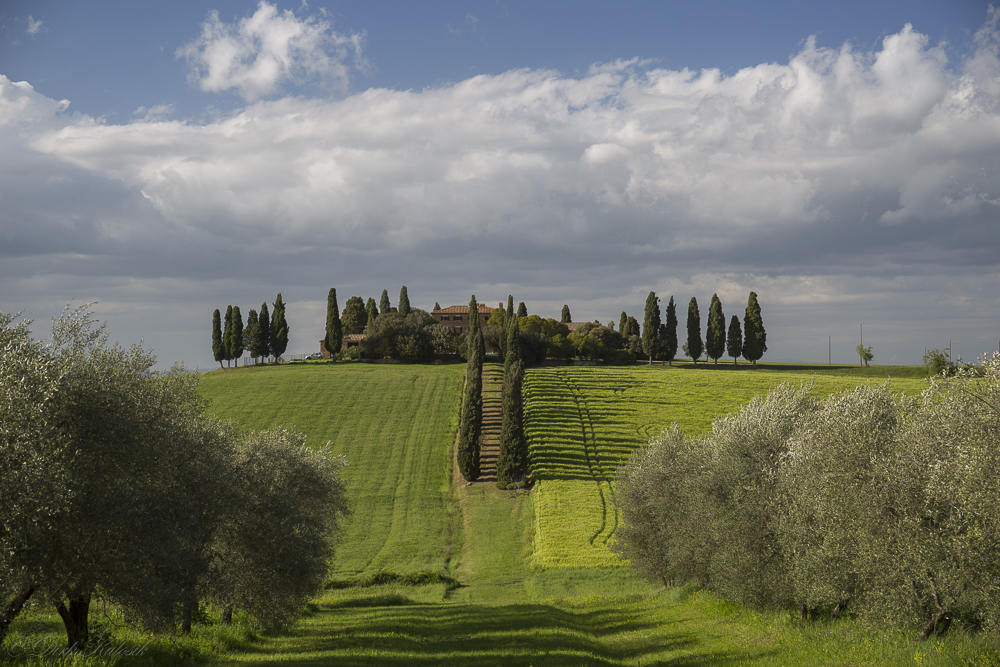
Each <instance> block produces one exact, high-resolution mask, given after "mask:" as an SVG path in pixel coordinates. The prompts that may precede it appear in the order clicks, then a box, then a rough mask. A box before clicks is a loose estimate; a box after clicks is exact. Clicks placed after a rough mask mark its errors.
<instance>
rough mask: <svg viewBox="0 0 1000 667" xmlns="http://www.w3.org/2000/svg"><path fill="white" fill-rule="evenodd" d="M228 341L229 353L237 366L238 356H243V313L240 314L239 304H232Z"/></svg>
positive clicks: (238, 363) (238, 362)
mask: <svg viewBox="0 0 1000 667" xmlns="http://www.w3.org/2000/svg"><path fill="white" fill-rule="evenodd" d="M230 343H231V347H230V348H229V354H230V355H232V358H233V359H235V360H236V365H237V366H239V365H240V357H242V356H243V315H241V314H240V307H239V306H233V337H232V339H231V340H230Z"/></svg>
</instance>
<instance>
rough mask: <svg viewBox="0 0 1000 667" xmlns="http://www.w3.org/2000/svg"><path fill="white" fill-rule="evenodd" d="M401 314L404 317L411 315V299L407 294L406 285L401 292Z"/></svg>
mask: <svg viewBox="0 0 1000 667" xmlns="http://www.w3.org/2000/svg"><path fill="white" fill-rule="evenodd" d="M399 314H400V315H402V316H403V317H406V316H407V315H409V314H410V297H409V296H408V295H407V294H406V285H403V287H402V288H401V289H400V290H399Z"/></svg>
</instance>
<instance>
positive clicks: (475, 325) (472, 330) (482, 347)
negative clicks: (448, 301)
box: [465, 294, 486, 372]
mask: <svg viewBox="0 0 1000 667" xmlns="http://www.w3.org/2000/svg"><path fill="white" fill-rule="evenodd" d="M477 332H478V333H479V337H478V338H476V333H477ZM465 345H466V347H467V357H471V356H472V346H473V345H477V346H478V348H477V352H478V354H479V367H480V368H479V370H480V372H482V365H483V361H484V360H485V359H486V343H485V341H484V340H483V328H482V326H481V324H480V322H479V302H478V301H476V295H475V294H473V295H472V300H471V301H469V335H468V336H467V337H466V339H465Z"/></svg>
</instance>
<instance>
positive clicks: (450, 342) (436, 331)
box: [430, 324, 455, 354]
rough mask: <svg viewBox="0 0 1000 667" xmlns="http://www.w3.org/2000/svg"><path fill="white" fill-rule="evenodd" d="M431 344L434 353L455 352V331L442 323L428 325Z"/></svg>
mask: <svg viewBox="0 0 1000 667" xmlns="http://www.w3.org/2000/svg"><path fill="white" fill-rule="evenodd" d="M430 334H431V346H432V347H433V348H434V353H435V354H454V353H455V332H454V331H452V330H451V328H450V327H447V326H445V325H443V324H434V325H431V326H430Z"/></svg>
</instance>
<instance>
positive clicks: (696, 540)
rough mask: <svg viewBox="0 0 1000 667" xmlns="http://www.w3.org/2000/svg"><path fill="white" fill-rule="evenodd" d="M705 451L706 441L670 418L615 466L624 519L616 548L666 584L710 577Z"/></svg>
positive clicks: (711, 542)
mask: <svg viewBox="0 0 1000 667" xmlns="http://www.w3.org/2000/svg"><path fill="white" fill-rule="evenodd" d="M709 452H710V449H709V448H708V447H707V446H705V443H704V441H702V440H690V439H685V437H684V435H683V434H682V433H681V431H680V429H679V428H678V427H677V424H674V425H673V426H672V427H671V428H669V429H664V430H663V432H662V433H660V434H659V435H658V436H654V437H653V438H651V439H650V441H649V446H648V447H646V448H643V449H640V450H638V451H637V452H635V453H634V454H633V455H632V457H631V458H630V459H629V462H628V463H627V464H626V465H625V466H623V467H622V468H621V469H620V470H619V471H618V476H617V480H616V482H615V489H616V492H615V504H616V506H617V507H618V510H619V511H620V512H621V517H622V521H621V523H620V524H619V526H618V531H617V540H616V543H615V546H614V549H615V551H616V552H617V553H618V554H619V555H620V556H621V557H622V558H624V559H627V560H629V561H631V562H632V564H633V566H634V567H635V569H637V570H638V571H639V573H640V574H641V575H643V576H644V577H646V578H648V579H650V580H653V581H662V582H663V585H664V586H675V585H681V584H684V583H688V582H697V583H699V584H702V585H705V584H707V583H708V572H709V562H710V559H711V556H712V553H713V552H714V550H715V548H714V540H713V537H712V534H711V533H710V532H709V531H707V530H705V526H706V521H707V520H708V519H709V518H710V515H709V513H708V507H707V505H706V500H707V494H706V488H705V482H706V480H707V477H706V471H707V470H708V465H709V460H708V455H709Z"/></svg>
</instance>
